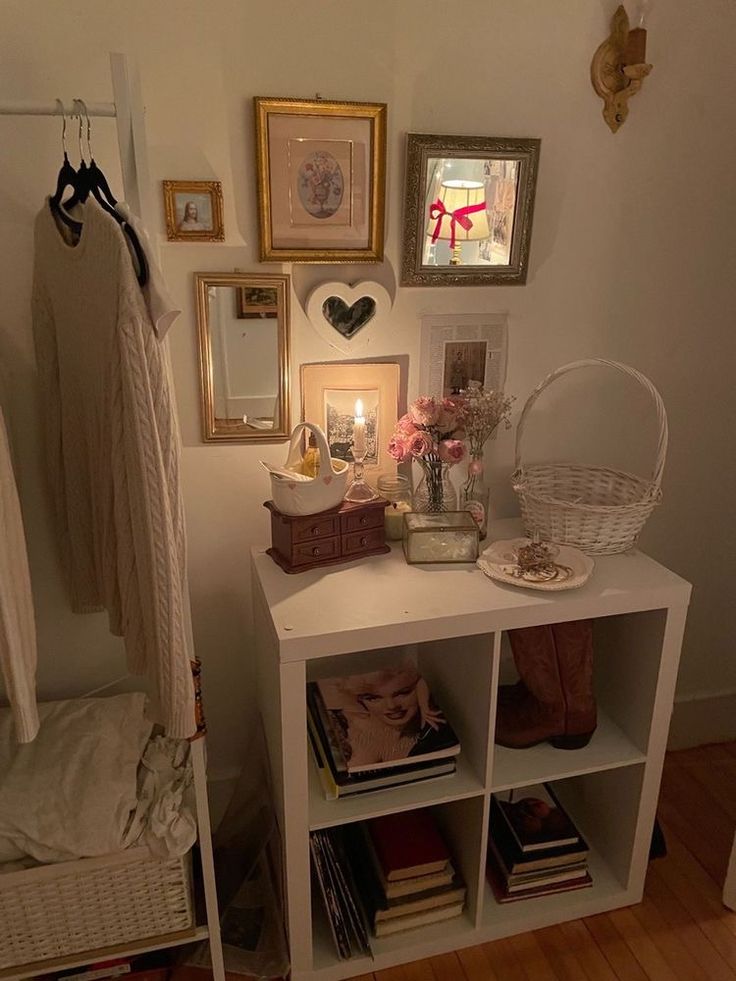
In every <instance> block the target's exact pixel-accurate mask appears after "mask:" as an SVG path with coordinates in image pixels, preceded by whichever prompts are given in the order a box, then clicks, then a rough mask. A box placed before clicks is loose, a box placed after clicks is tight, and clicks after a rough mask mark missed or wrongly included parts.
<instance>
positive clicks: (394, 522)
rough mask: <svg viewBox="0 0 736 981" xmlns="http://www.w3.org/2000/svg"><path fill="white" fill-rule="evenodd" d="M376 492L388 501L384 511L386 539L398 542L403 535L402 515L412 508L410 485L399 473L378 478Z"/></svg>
mask: <svg viewBox="0 0 736 981" xmlns="http://www.w3.org/2000/svg"><path fill="white" fill-rule="evenodd" d="M377 486H378V493H379V494H380V495H381V497H382V498H383V499H384V500H386V501H388V502H389V505H388V507H387V508H386V510H385V511H384V515H385V526H386V541H388V542H400V541H401V539H402V538H403V536H404V515H405V514H407V513H408V512H409V511H411V510H412V505H411V487H410V486H409V481H408V479H407V478H406V477H401V476H400V475H399V474H396V475H391V476H388V475H386V476H383V477H379V478H378V483H377Z"/></svg>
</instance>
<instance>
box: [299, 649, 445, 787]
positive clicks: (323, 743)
mask: <svg viewBox="0 0 736 981" xmlns="http://www.w3.org/2000/svg"><path fill="white" fill-rule="evenodd" d="M307 717H308V722H309V740H310V745H311V747H312V753H313V756H314V759H315V762H316V764H317V769H318V771H319V774H320V779H321V781H322V786H323V789H324V792H325V797H327V798H328V799H334V798H337V797H344V796H347V795H350V794H357V793H363V792H365V791H370V790H380V789H384V788H386V787H395V786H400V785H403V784H408V783H413V782H415V781H417V780H426V779H428V778H429V777H438V776H444V775H448V774H451V773H454V772H455V768H456V762H455V757H456V756H457V754H458V753H459V752H460V743H459V741H458V738H457V736H456V735H455V733H454V732H453V730H452V727H451V726H450V724H449V723H448V722H447V720H446V719H445V717H444V715H443V714H442V712H441V711H440V709H439V707H438V706H437V704H436V703H435V701H434V699H433V698H432V695H431V693H430V691H429V688H428V686H427V683H426V681H425V680H424V678H422V677H421V675H420V674H419V672H418V671H417V669H416V668H415V667H414V666H412V665H411V664H408V663H400V664H397V665H395V666H391V667H388V668H385V669H384V670H381V671H374V672H371V673H369V674H362V675H350V676H349V677H344V678H328V679H323V680H320V681H316V682H310V683H309V684H308V685H307Z"/></svg>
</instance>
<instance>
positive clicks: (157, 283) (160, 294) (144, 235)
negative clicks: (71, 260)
mask: <svg viewBox="0 0 736 981" xmlns="http://www.w3.org/2000/svg"><path fill="white" fill-rule="evenodd" d="M115 210H116V211H117V213H118V214H119V215H120V217H121V218H124V219H125V220H126V221H127V223H128V224H129V225H130V226H131V228H132V229H133V231H134V232H135V233H136V235H137V236H138V241H139V242H140V244H141V248H142V249H143V254H144V255H145V257H146V263H147V265H148V279H147V281H146V285H145V286H143V288H142V289H143V297H144V299H145V301H146V308H147V309H148V313H149V314H150V317H151V323H152V324H153V326H154V327H155V329H156V333H157V334H158V337H159V340H163V338H164V337H165V336H166V332H167V331H168V329H169V327H171V325H172V324H173V323H174V321H175V320H176V318H177V317H178V316H179V314H180V313H181V310H179V308H178V307H177V306H176V304H175V302H174V300H172V298H171V294H170V293H169V290H168V287H167V286H166V281H165V280H164V277H163V273H162V272H161V270H160V269H159V267H158V263H157V262H156V258H155V255H154V251H153V245H152V244H151V240H150V238H149V237H148V232H147V231H146V227H145V225H144V224H143V222H142V221H141V220H140V218H139V217H138V216H137V215H134V214H133V212H132V211H131V210H130V206H129V205H127V204H126V203H125V201H118V203H117V204H116V205H115ZM127 241H128V240H127V238H126V242H127ZM129 248H130V249H131V251H132V246H130V245H129Z"/></svg>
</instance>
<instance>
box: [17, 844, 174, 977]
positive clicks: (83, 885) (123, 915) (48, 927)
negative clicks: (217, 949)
mask: <svg viewBox="0 0 736 981" xmlns="http://www.w3.org/2000/svg"><path fill="white" fill-rule="evenodd" d="M190 855H191V853H187V854H186V855H184V856H182V857H181V858H174V859H157V858H155V857H153V856H152V855H151V853H150V851H149V850H148V849H147V848H129V849H127V850H126V851H123V852H119V853H116V854H114V855H105V856H102V857H100V858H85V859H80V860H79V861H75V862H59V863H57V864H55V865H42V866H38V867H37V868H32V869H25V870H22V871H19V872H9V873H6V874H5V875H0V924H2V929H0V968H8V967H19V966H21V965H23V964H30V963H33V962H35V961H45V960H49V959H50V958H55V957H65V956H67V955H70V954H77V953H82V952H86V951H95V950H98V949H101V948H106V947H110V946H113V945H115V944H128V943H130V942H131V941H136V940H141V939H145V938H146V937H153V936H158V935H159V934H166V933H172V932H174V931H177V930H186V929H188V928H189V927H191V926H192V924H193V912H192V896H191V874H190V869H191V859H190Z"/></svg>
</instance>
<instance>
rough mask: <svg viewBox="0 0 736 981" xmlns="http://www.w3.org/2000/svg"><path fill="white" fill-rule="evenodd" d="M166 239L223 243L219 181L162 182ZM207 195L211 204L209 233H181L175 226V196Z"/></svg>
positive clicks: (170, 240)
mask: <svg viewBox="0 0 736 981" xmlns="http://www.w3.org/2000/svg"><path fill="white" fill-rule="evenodd" d="M162 183H163V189H164V212H165V214H166V238H167V239H168V240H169V242H224V241H225V221H224V218H223V207H222V184H221V183H220V182H219V181H163V182H162ZM187 193H190V194H209V196H210V201H211V202H212V231H211V232H181V231H179V228H178V227H177V224H176V197H175V195H177V194H187Z"/></svg>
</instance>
